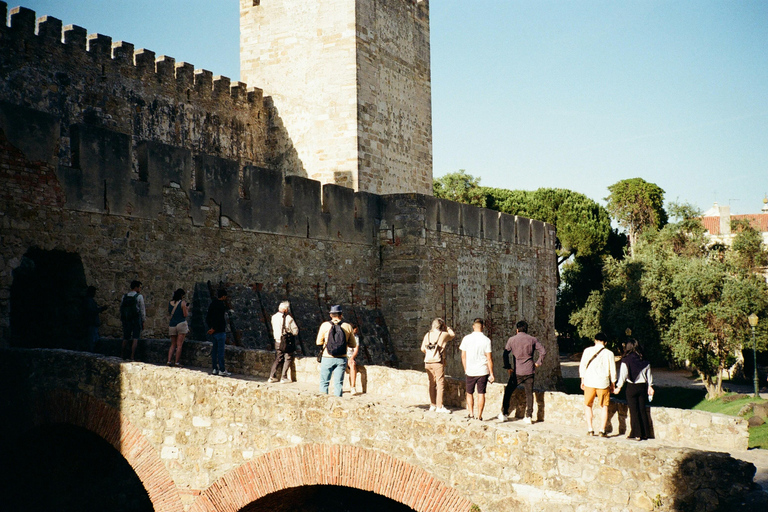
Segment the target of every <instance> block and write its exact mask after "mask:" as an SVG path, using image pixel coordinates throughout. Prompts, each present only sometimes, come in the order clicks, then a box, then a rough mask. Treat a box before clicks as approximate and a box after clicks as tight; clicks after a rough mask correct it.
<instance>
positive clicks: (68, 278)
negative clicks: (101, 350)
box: [10, 247, 87, 349]
mask: <svg viewBox="0 0 768 512" xmlns="http://www.w3.org/2000/svg"><path fill="white" fill-rule="evenodd" d="M86 286H87V284H86V281H85V272H84V270H83V262H82V261H81V260H80V255H79V254H77V253H71V252H65V251H61V250H56V249H55V250H52V251H46V250H43V249H40V248H37V247H31V248H30V249H29V250H28V251H27V252H26V253H25V254H24V256H23V257H22V258H21V263H20V264H19V266H18V267H17V268H15V269H14V270H13V283H12V284H11V306H10V309H11V311H10V323H11V344H12V346H17V347H27V348H32V347H40V348H53V347H58V348H68V349H76V348H81V347H82V345H81V343H82V340H84V338H85V322H84V316H85V315H84V311H83V300H84V297H85V290H86Z"/></svg>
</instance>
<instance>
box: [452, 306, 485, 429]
mask: <svg viewBox="0 0 768 512" xmlns="http://www.w3.org/2000/svg"><path fill="white" fill-rule="evenodd" d="M459 350H461V364H462V365H463V366H464V374H465V375H466V376H467V377H466V393H467V396H466V399H467V417H468V418H477V419H479V420H480V421H482V420H483V408H484V407H485V389H486V386H487V385H488V383H489V382H493V359H492V357H491V340H490V338H488V337H487V336H486V335H485V334H483V319H482V318H475V319H474V321H473V322H472V332H471V333H470V334H467V335H466V336H464V338H463V339H462V340H461V345H459ZM475 387H477V416H475V412H474V402H475V401H474V392H475Z"/></svg>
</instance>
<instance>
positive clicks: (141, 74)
mask: <svg viewBox="0 0 768 512" xmlns="http://www.w3.org/2000/svg"><path fill="white" fill-rule="evenodd" d="M6 14H9V16H7V18H8V23H7V24H6V23H4V22H3V23H0V69H2V78H3V80H2V81H0V100H3V101H7V102H9V103H12V104H16V105H20V106H25V107H29V108H32V109H34V110H37V111H40V112H45V113H48V114H51V115H54V116H56V117H58V118H61V119H62V120H63V121H64V122H63V123H62V125H61V127H62V136H63V140H62V144H61V146H60V147H59V155H58V157H59V158H60V160H61V161H62V162H63V163H65V164H67V163H69V162H70V160H71V154H70V147H69V144H68V141H69V135H70V134H69V133H68V132H67V127H68V126H70V125H75V124H79V123H82V124H89V125H100V126H102V127H104V128H107V129H109V130H113V131H117V132H120V133H124V134H126V135H129V136H131V137H132V139H133V142H132V145H133V146H134V149H135V146H136V144H137V143H138V141H140V140H155V141H158V142H161V143H164V144H171V145H175V146H180V147H185V148H188V149H190V150H191V151H193V152H195V153H198V152H199V153H206V154H214V155H216V156H219V157H222V158H228V159H233V160H237V161H238V162H239V163H240V166H241V167H243V166H246V165H257V166H266V165H267V164H268V163H273V162H277V163H279V162H280V161H281V159H282V156H281V154H279V153H276V152H275V149H273V148H281V147H285V146H286V145H289V144H286V143H285V142H282V143H281V141H280V140H277V141H274V140H270V138H272V139H275V138H279V137H283V136H284V133H283V132H280V130H273V129H270V127H271V126H273V125H275V124H279V120H277V119H276V110H275V109H274V107H273V106H272V105H271V103H269V102H265V98H264V96H263V92H262V90H261V89H258V88H255V87H251V88H248V86H247V85H246V84H245V83H243V82H237V81H236V82H233V81H232V80H231V79H230V78H228V77H225V76H219V75H216V76H214V74H213V73H212V72H211V71H208V70H204V69H195V68H194V66H193V65H192V64H189V63H187V62H176V59H175V58H173V57H169V56H165V55H160V56H156V55H155V52H153V51H151V50H146V49H135V48H134V45H133V44H131V43H127V42H124V41H118V42H113V41H112V38H111V37H109V36H105V35H102V34H97V33H95V34H88V32H87V31H86V29H84V28H82V27H79V26H76V25H66V26H64V25H63V23H62V21H61V20H58V19H56V18H53V17H51V16H43V17H40V18H36V14H35V12H34V11H32V10H30V9H27V8H24V7H15V8H13V9H11V10H10V12H9V11H8V9H7V4H6V3H5V2H2V1H0V19H2V20H5V19H6ZM136 167H137V163H136V162H134V163H133V166H132V170H133V172H134V173H136V172H138V170H137V168H136ZM281 168H282V170H283V172H287V173H291V172H293V171H295V173H300V170H297V169H295V168H294V169H291V168H286V166H285V165H282V166H281Z"/></svg>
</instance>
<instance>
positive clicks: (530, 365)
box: [498, 320, 547, 425]
mask: <svg viewBox="0 0 768 512" xmlns="http://www.w3.org/2000/svg"><path fill="white" fill-rule="evenodd" d="M515 328H516V330H517V333H516V334H515V335H514V336H512V337H511V338H509V339H508V340H507V344H506V346H505V347H504V352H505V355H511V356H513V357H514V361H515V367H514V368H511V366H510V367H509V368H507V372H508V373H509V381H508V382H507V386H506V387H505V388H504V398H503V399H502V401H501V414H499V417H498V419H499V421H501V422H504V421H507V415H508V414H509V401H510V400H511V398H512V393H513V392H514V391H515V389H516V388H517V386H520V385H522V386H523V389H524V390H525V417H524V418H523V423H525V424H527V425H530V424H531V423H533V419H532V418H533V376H534V374H535V371H536V368H538V367H539V366H541V363H542V361H543V360H544V356H545V355H547V350H546V349H545V348H544V345H542V344H541V343H540V342H539V340H538V339H536V338H534V337H533V336H531V335H530V334H528V322H526V321H525V320H520V321H519V322H517V324H516V325H515ZM535 352H538V353H539V357H538V359H537V360H536V362H535V363H534V362H533V354H534V353H535ZM505 361H506V358H505Z"/></svg>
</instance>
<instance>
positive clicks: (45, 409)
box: [31, 390, 184, 512]
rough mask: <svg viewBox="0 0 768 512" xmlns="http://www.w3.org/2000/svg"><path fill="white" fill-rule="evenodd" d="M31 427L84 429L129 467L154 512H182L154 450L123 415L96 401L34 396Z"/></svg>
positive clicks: (56, 395) (173, 486) (64, 395)
mask: <svg viewBox="0 0 768 512" xmlns="http://www.w3.org/2000/svg"><path fill="white" fill-rule="evenodd" d="M33 402H34V405H33V406H32V418H31V420H32V424H33V425H34V426H42V425H47V424H51V423H65V424H68V425H74V426H76V427H81V428H84V429H85V430H88V431H89V432H92V433H94V434H96V435H98V436H99V437H101V438H102V439H104V440H105V441H107V442H108V443H109V444H111V445H112V446H113V447H114V448H115V449H116V450H117V451H118V452H120V454H121V455H122V456H123V457H124V458H125V460H126V461H127V462H128V464H130V465H131V467H132V468H133V471H134V472H135V473H136V475H137V476H138V477H139V479H140V480H141V483H142V484H143V485H144V489H145V490H146V491H147V494H148V495H149V499H150V501H151V502H152V506H153V507H154V509H155V512H182V511H183V510H184V507H183V506H182V503H181V497H180V496H179V491H178V488H177V487H176V483H175V482H174V481H173V480H172V479H171V475H170V473H169V472H168V469H167V468H166V467H165V464H164V463H163V461H162V460H161V459H160V456H159V455H158V453H157V450H155V448H154V447H153V446H152V445H151V444H150V443H149V441H147V439H146V438H145V437H144V436H143V435H142V433H141V431H140V430H139V429H138V428H136V427H135V426H134V425H133V424H132V423H131V422H130V421H128V419H127V418H126V417H125V416H123V414H122V413H121V412H120V411H119V410H117V409H115V408H114V407H112V406H110V405H108V404H107V403H105V402H104V401H102V400H99V399H98V398H94V397H92V396H89V395H78V396H75V395H74V394H72V393H70V392H68V391H63V390H55V391H49V392H46V393H44V394H42V395H37V396H36V397H35V400H34V401H33Z"/></svg>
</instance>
